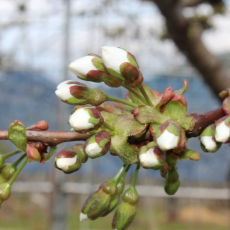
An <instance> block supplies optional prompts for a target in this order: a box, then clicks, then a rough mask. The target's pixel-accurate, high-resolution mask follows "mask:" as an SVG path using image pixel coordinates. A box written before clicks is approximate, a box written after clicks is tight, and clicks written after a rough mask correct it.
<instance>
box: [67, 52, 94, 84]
mask: <svg viewBox="0 0 230 230" xmlns="http://www.w3.org/2000/svg"><path fill="white" fill-rule="evenodd" d="M94 58H95V57H94V56H85V57H82V58H79V59H77V60H75V61H74V62H71V63H70V65H69V69H70V70H71V71H72V72H73V73H74V74H76V75H77V76H78V77H79V78H80V79H83V80H85V78H87V77H86V76H87V74H88V73H89V71H91V70H98V69H97V68H96V67H95V66H94V64H93V59H94Z"/></svg>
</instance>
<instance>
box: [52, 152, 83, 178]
mask: <svg viewBox="0 0 230 230" xmlns="http://www.w3.org/2000/svg"><path fill="white" fill-rule="evenodd" d="M54 166H55V167H56V168H57V169H59V170H61V171H63V172H64V173H67V174H69V173H73V172H75V171H77V170H79V169H80V167H81V161H80V159H78V156H77V153H76V151H74V150H73V149H71V148H64V149H62V150H61V151H60V152H59V153H58V154H57V156H56V157H55V161H54Z"/></svg>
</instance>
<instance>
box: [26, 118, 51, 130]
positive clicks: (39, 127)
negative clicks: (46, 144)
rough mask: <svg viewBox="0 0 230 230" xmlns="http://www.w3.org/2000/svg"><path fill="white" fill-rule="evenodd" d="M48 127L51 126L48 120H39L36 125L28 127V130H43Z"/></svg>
mask: <svg viewBox="0 0 230 230" xmlns="http://www.w3.org/2000/svg"><path fill="white" fill-rule="evenodd" d="M48 128H49V124H48V122H47V121H45V120H42V121H38V122H37V123H36V124H35V125H32V126H30V127H28V128H26V129H27V130H36V131H43V130H47V129H48Z"/></svg>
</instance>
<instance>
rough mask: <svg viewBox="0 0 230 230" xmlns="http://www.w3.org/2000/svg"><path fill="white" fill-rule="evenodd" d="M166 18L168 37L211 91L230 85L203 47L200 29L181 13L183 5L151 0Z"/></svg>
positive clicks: (176, 2) (217, 90)
mask: <svg viewBox="0 0 230 230" xmlns="http://www.w3.org/2000/svg"><path fill="white" fill-rule="evenodd" d="M152 2H155V3H156V5H157V6H158V8H159V9H160V11H161V13H162V15H163V16H164V17H165V19H166V26H167V30H168V32H169V35H170V37H171V38H172V40H173V41H174V43H175V44H176V46H177V47H178V49H179V50H180V51H181V52H182V53H183V54H184V55H185V56H186V57H187V59H188V60H189V61H190V62H191V64H192V65H193V66H194V67H195V68H196V69H197V70H198V71H199V72H200V74H201V75H202V77H203V79H204V80H205V82H206V83H207V84H208V85H209V86H210V87H211V89H212V90H213V92H214V93H215V94H216V95H218V93H219V92H220V91H222V90H224V89H225V88H227V87H228V86H229V85H230V76H229V75H228V74H227V73H226V72H225V70H224V69H223V68H222V66H221V63H220V62H219V61H218V60H217V58H216V57H215V56H213V55H212V54H211V53H210V52H209V51H208V50H207V48H206V47H205V45H204V44H203V42H202V40H201V34H200V30H197V29H196V28H195V27H194V26H191V24H190V22H189V20H188V19H187V18H186V17H185V16H184V15H183V13H182V9H183V6H182V4H181V1H179V0H152Z"/></svg>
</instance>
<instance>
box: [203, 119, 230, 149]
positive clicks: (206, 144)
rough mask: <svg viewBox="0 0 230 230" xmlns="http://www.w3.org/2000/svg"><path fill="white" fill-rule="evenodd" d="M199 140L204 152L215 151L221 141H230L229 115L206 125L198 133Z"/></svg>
mask: <svg viewBox="0 0 230 230" xmlns="http://www.w3.org/2000/svg"><path fill="white" fill-rule="evenodd" d="M200 142H201V147H202V149H203V150H204V151H205V152H216V151H217V150H218V149H219V148H220V146H221V144H222V143H230V115H226V116H224V117H222V118H220V119H219V120H217V121H216V122H215V124H213V125H211V126H208V127H206V128H205V129H204V131H203V132H202V133H201V135H200Z"/></svg>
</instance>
